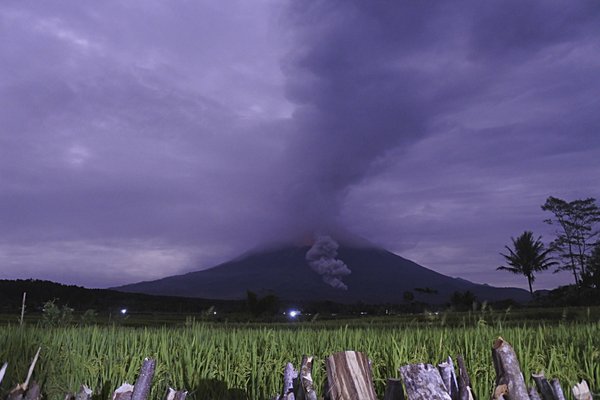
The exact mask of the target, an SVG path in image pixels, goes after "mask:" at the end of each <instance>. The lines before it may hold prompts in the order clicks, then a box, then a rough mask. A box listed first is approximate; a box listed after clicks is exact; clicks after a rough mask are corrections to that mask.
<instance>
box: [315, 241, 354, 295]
mask: <svg viewBox="0 0 600 400" xmlns="http://www.w3.org/2000/svg"><path fill="white" fill-rule="evenodd" d="M338 247H339V245H338V244H337V242H336V241H335V240H333V239H332V238H331V236H327V235H321V236H317V240H316V242H315V244H314V245H313V246H312V247H311V248H310V250H308V252H307V253H306V261H308V265H309V266H310V267H311V268H312V269H313V270H314V271H315V272H316V273H318V274H319V275H321V277H322V278H323V282H325V283H327V284H328V285H330V286H332V287H334V288H336V289H343V290H348V286H346V284H345V283H344V282H342V277H343V276H345V275H349V274H351V273H352V271H350V268H348V266H347V265H346V264H345V263H344V262H343V261H342V260H338V259H337V258H336V257H337V249H338Z"/></svg>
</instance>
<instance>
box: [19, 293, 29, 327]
mask: <svg viewBox="0 0 600 400" xmlns="http://www.w3.org/2000/svg"><path fill="white" fill-rule="evenodd" d="M26 298H27V292H23V303H22V304H21V319H20V320H19V326H23V318H24V317H25V299H26Z"/></svg>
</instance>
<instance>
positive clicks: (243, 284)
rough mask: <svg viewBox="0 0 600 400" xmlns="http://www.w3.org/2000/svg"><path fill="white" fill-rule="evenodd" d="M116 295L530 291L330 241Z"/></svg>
mask: <svg viewBox="0 0 600 400" xmlns="http://www.w3.org/2000/svg"><path fill="white" fill-rule="evenodd" d="M115 289H116V290H120V291H125V292H135V293H146V294H156V295H170V296H184V297H203V298H210V299H244V298H245V297H246V295H247V291H249V290H250V291H252V292H255V293H257V294H259V295H266V294H274V295H276V296H277V297H279V298H280V299H284V300H291V301H323V300H329V301H334V302H340V303H355V302H364V303H372V304H376V303H401V302H403V301H404V294H405V292H408V291H410V292H412V293H413V294H414V295H415V298H416V299H417V300H422V301H425V302H428V303H445V302H448V301H449V299H450V296H452V294H453V293H454V292H456V291H462V292H464V291H467V290H468V291H471V292H472V293H474V294H475V295H476V296H477V298H478V299H479V300H490V301H496V300H503V299H513V300H516V301H526V300H528V299H529V293H528V292H527V291H525V290H523V289H516V288H496V287H491V286H488V285H480V284H475V283H472V282H469V281H467V280H464V279H460V278H451V277H448V276H446V275H443V274H440V273H438V272H435V271H432V270H430V269H427V268H425V267H423V266H421V265H419V264H416V263H414V262H412V261H410V260H407V259H405V258H402V257H400V256H398V255H396V254H393V253H391V252H389V251H386V250H384V249H381V248H377V247H375V246H372V245H369V246H364V245H345V244H343V245H342V246H340V247H339V248H338V246H337V243H336V242H335V241H333V240H332V239H331V238H329V237H327V236H322V237H319V238H318V239H317V240H316V242H315V243H314V244H313V246H279V247H277V248H271V249H268V250H261V251H258V252H251V253H248V254H246V255H244V256H242V257H238V258H237V259H234V260H232V261H229V262H226V263H223V264H220V265H217V266H215V267H212V268H209V269H206V270H202V271H197V272H190V273H187V274H184V275H175V276H170V277H166V278H162V279H158V280H154V281H146V282H139V283H133V284H129V285H124V286H120V287H117V288H115Z"/></svg>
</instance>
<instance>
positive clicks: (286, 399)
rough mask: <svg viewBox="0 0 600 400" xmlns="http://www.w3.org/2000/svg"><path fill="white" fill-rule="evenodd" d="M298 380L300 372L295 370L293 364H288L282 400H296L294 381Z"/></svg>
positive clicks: (284, 373)
mask: <svg viewBox="0 0 600 400" xmlns="http://www.w3.org/2000/svg"><path fill="white" fill-rule="evenodd" d="M295 379H298V371H296V370H295V369H294V365H292V363H287V365H286V366H285V369H284V370H283V391H282V395H281V397H280V399H281V400H295V396H294V380H295Z"/></svg>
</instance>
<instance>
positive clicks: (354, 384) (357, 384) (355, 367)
mask: <svg viewBox="0 0 600 400" xmlns="http://www.w3.org/2000/svg"><path fill="white" fill-rule="evenodd" d="M325 365H326V367H327V384H328V393H326V397H329V398H331V399H332V400H377V396H376V395H375V389H374V387H373V378H372V377H371V370H370V367H369V359H368V358H367V356H366V355H365V354H363V353H359V352H357V351H344V352H340V353H335V354H333V355H331V356H329V357H327V359H326V360H325Z"/></svg>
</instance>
